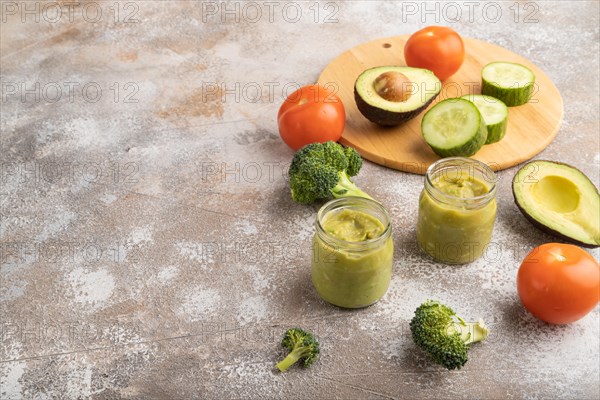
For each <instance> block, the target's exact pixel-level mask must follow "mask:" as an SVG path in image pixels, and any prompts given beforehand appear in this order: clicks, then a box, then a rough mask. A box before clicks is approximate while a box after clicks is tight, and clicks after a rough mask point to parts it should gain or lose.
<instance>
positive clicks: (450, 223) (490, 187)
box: [417, 157, 496, 264]
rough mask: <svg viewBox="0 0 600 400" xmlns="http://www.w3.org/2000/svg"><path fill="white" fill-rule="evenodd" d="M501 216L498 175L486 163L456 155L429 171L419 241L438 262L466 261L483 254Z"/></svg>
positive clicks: (418, 233)
mask: <svg viewBox="0 0 600 400" xmlns="http://www.w3.org/2000/svg"><path fill="white" fill-rule="evenodd" d="M495 219H496V174H494V171H492V169H491V168H490V167H488V166H487V165H486V164H484V163H482V162H480V161H477V160H473V159H470V158H463V157H450V158H445V159H442V160H439V161H437V162H436V163H434V164H432V165H431V166H430V167H429V168H428V169H427V173H426V175H425V188H424V189H423V191H422V192H421V197H420V198H419V217H418V221H417V241H418V242H419V245H420V246H421V248H422V249H423V250H424V251H425V252H426V253H428V254H429V255H430V256H431V257H433V258H434V259H435V260H437V261H440V262H443V263H447V264H465V263H469V262H472V261H474V260H476V259H478V258H479V257H481V255H482V254H483V252H484V251H485V249H486V248H487V246H488V244H489V243H490V240H491V238H492V231H493V229H494V221H495Z"/></svg>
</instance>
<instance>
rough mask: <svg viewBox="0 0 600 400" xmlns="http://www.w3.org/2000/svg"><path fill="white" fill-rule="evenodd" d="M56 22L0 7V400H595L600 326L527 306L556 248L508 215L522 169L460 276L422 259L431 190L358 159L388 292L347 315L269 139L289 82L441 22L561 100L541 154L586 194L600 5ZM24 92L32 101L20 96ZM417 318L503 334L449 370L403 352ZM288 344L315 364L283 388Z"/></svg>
mask: <svg viewBox="0 0 600 400" xmlns="http://www.w3.org/2000/svg"><path fill="white" fill-rule="evenodd" d="M59 3H60V4H61V7H62V9H63V14H62V17H57V14H56V7H57V6H56V4H58V3H39V2H27V6H25V5H24V4H25V3H24V2H16V3H12V2H4V1H3V2H2V4H1V6H2V18H3V20H2V25H1V47H0V49H1V67H2V102H1V106H2V116H1V124H0V131H1V142H0V143H1V146H2V151H1V152H0V162H1V165H2V189H1V192H0V195H1V198H0V204H1V214H2V226H1V230H0V235H1V236H0V241H1V244H2V266H1V269H0V278H1V284H0V298H1V302H2V303H1V306H2V310H1V312H0V316H1V319H2V320H1V331H0V335H1V336H0V339H1V341H0V383H1V390H0V398H2V399H17V398H35V399H44V398H69V399H74V398H88V397H91V398H95V399H108V398H121V397H123V398H139V399H151V398H181V399H189V398H195V397H197V398H277V397H282V398H294V397H296V398H310V397H313V398H340V399H346V398H373V399H377V398H427V399H429V398H430V399H434V398H435V399H437V398H474V397H477V398H557V397H561V398H577V399H581V398H598V397H599V396H600V392H599V381H600V376H599V374H600V372H599V367H598V365H600V359H599V357H600V356H599V347H600V344H599V336H600V332H599V318H600V317H599V312H598V308H596V309H595V310H594V311H593V312H592V313H591V314H590V315H588V316H587V317H586V318H584V319H582V320H581V321H579V322H577V323H574V324H572V325H569V326H549V325H546V324H544V323H541V322H539V321H537V320H536V319H534V318H533V317H532V316H531V315H529V314H528V313H527V312H526V311H524V310H523V308H522V307H521V305H520V303H519V300H518V296H517V293H516V288H515V276H516V271H517V268H518V265H519V263H520V260H521V259H522V258H523V257H524V255H525V254H526V253H527V252H528V251H529V250H530V249H531V248H532V247H534V246H537V245H539V244H542V243H544V242H547V241H551V240H552V238H551V237H549V236H547V235H545V234H543V233H541V232H539V231H538V230H536V229H535V228H533V227H532V226H531V225H530V224H529V223H528V222H527V221H526V220H525V219H524V218H523V217H522V216H521V215H520V214H519V212H518V210H517V208H516V207H515V205H514V204H513V201H512V196H511V194H510V180H511V178H512V176H513V174H514V172H515V171H516V169H514V168H513V169H511V170H507V171H503V172H501V173H499V177H500V180H499V184H498V187H499V192H498V202H499V214H498V220H497V225H496V228H495V231H494V238H493V241H494V242H495V243H496V244H497V246H496V249H500V251H499V252H496V253H495V254H491V253H490V254H488V255H487V257H486V258H485V259H480V260H478V261H477V262H475V263H473V264H470V265H467V266H460V267H456V266H446V265H440V264H435V263H433V262H432V261H430V260H429V259H428V258H426V257H425V256H423V255H422V254H421V253H420V252H419V251H418V250H417V247H416V243H415V232H414V227H415V222H416V216H417V215H416V211H417V199H418V195H419V192H420V190H421V187H422V177H420V176H415V175H409V174H403V173H399V172H397V171H393V170H389V169H386V168H383V167H380V166H378V165H375V164H372V163H369V162H366V163H365V166H364V169H363V171H361V174H360V176H359V177H357V179H356V181H357V182H358V184H359V185H360V186H361V187H363V188H364V189H365V190H366V191H368V192H370V193H372V194H373V195H374V196H375V197H377V198H378V199H380V200H381V201H382V202H383V203H384V204H385V205H386V206H387V208H388V209H389V211H390V213H391V215H392V218H393V226H394V233H393V236H394V243H395V249H396V250H395V263H394V271H393V280H392V285H391V287H390V290H389V292H388V293H387V295H386V296H385V297H384V299H383V300H381V301H380V302H379V303H377V304H376V305H374V306H372V307H370V308H367V309H364V310H358V311H344V310H340V309H337V308H335V307H332V306H329V305H328V304H326V303H324V302H323V301H321V300H320V299H319V298H318V296H317V295H316V293H315V292H314V290H313V288H312V285H311V283H310V273H309V267H310V257H309V254H310V246H309V242H310V238H311V235H312V232H313V222H314V217H315V212H316V210H317V209H318V205H315V206H312V207H306V206H301V205H298V204H294V203H293V202H292V201H291V200H290V197H289V193H288V189H287V183H286V179H285V170H286V168H287V163H289V161H290V159H291V156H292V152H291V150H289V149H288V148H287V147H286V146H285V145H284V144H283V143H282V142H281V140H280V139H279V136H278V132H277V126H276V121H275V115H276V112H277V109H278V107H279V104H280V102H281V100H282V98H283V95H284V94H285V88H286V85H288V86H287V88H289V87H291V86H289V85H297V84H300V85H303V84H307V83H311V82H314V81H315V80H316V77H317V76H318V74H319V71H321V70H322V69H323V67H324V66H325V65H327V63H328V62H329V61H330V60H331V59H332V58H333V57H335V56H336V55H337V54H339V53H340V52H342V51H344V50H345V49H347V48H350V47H352V46H354V45H356V44H359V43H361V42H364V41H368V40H371V39H375V38H378V37H384V36H392V35H396V34H404V33H410V32H412V31H414V30H416V29H418V28H419V27H421V26H423V25H431V24H443V25H449V26H451V27H453V28H455V29H456V30H458V31H459V32H461V33H462V34H463V35H465V36H469V37H474V38H478V39H483V40H487V41H490V42H492V43H496V44H499V45H501V46H505V47H507V48H509V49H510V50H512V51H514V52H516V53H518V54H521V55H523V56H526V57H528V58H529V59H531V60H532V61H533V62H534V63H536V64H537V65H538V66H540V67H541V68H542V69H543V70H544V71H545V72H546V73H547V74H548V75H549V76H550V77H551V78H552V79H553V80H554V82H555V83H556V85H557V86H558V88H559V90H560V91H561V93H562V95H563V99H564V103H565V118H564V123H563V125H562V128H561V130H560V132H559V134H558V136H557V138H556V140H555V141H554V142H553V143H552V144H551V145H550V146H549V147H548V148H547V149H546V150H545V151H544V152H542V153H541V154H540V155H539V156H538V157H539V158H544V159H553V160H560V161H563V162H567V163H570V164H573V165H576V166H577V167H579V168H580V169H582V170H583V171H584V172H585V173H587V174H588V175H589V176H590V178H591V179H592V180H593V181H594V182H595V183H596V184H598V181H599V179H600V178H599V166H600V149H599V126H598V111H599V100H598V99H599V86H598V82H599V73H598V71H599V62H598V54H599V45H598V43H599V30H598V29H599V28H598V26H599V19H598V15H599V6H598V2H597V1H587V2H586V1H553V2H523V1H520V2H516V1H515V2H512V1H501V2H489V3H484V2H471V5H467V4H463V3H460V2H451V3H432V2H429V3H427V4H425V3H422V2H408V1H405V2H385V1H369V2H367V1H352V2H339V3H333V2H330V3H325V2H323V3H320V4H317V5H313V3H312V2H297V3H291V4H292V5H291V6H287V8H284V5H285V3H278V2H274V3H272V4H271V5H268V4H267V3H263V2H258V3H254V4H255V5H258V6H259V9H260V10H261V14H260V16H258V15H257V14H256V6H245V5H244V4H245V3H237V6H236V3H228V5H227V7H228V10H234V11H233V14H231V13H230V14H225V13H224V8H223V7H225V6H224V5H223V4H221V3H220V2H219V3H211V2H205V3H201V2H188V1H165V2H159V1H139V2H125V1H117V2H89V1H81V2H80V3H78V5H74V6H69V5H68V2H59ZM436 4H437V5H436ZM448 4H449V5H448ZM36 5H37V7H38V11H37V12H36V11H33V14H26V13H25V12H24V8H25V7H28V9H29V10H35V7H36ZM236 7H238V10H239V11H237V12H236V11H235V10H236ZM244 7H245V8H244ZM269 7H271V8H269ZM296 7H298V8H296ZM98 9H100V10H101V12H102V14H101V15H99V14H97V11H98ZM271 9H272V10H273V13H272V14H271V13H270V10H271ZM436 9H437V10H439V11H438V14H439V15H436V11H435V10H436ZM517 9H518V10H519V13H518V15H517V14H516V10H517ZM297 10H300V12H301V13H302V14H301V18H300V20H299V21H298V22H293V20H294V18H295V16H296V11H297ZM316 10H318V11H319V13H318V15H316ZM427 10H433V11H431V12H430V13H429V14H426V13H425V11H427ZM469 10H471V14H470V13H469ZM498 10H499V11H500V12H501V13H502V15H501V18H500V20H499V21H498V22H494V20H495V19H496V15H497V12H498ZM457 11H460V12H461V15H460V18H458V19H459V21H457V22H453V21H450V20H449V19H457V18H455V17H456V16H457ZM331 13H334V14H333V15H330V14H331ZM328 16H329V23H324V22H325V21H326V18H327V17H328ZM69 17H71V18H69ZM36 18H37V20H36ZM221 18H223V19H225V22H221ZM23 19H24V20H25V22H23ZM57 19H58V21H56V20H57ZM315 19H316V20H317V21H318V22H320V23H319V24H317V23H315ZM422 19H424V21H423V22H422ZM515 19H516V21H517V22H515ZM96 20H97V21H96ZM526 20H527V21H528V23H526V22H525V21H526ZM93 21H96V22H93ZM36 84H39V90H38V98H36V95H35V93H31V92H29V94H28V93H25V92H24V89H32V88H35V85H36ZM21 85H24V86H21ZM84 87H85V90H83V88H84ZM57 88H60V89H61V92H60V93H59V92H58V91H57ZM69 88H72V93H71V92H70V90H69ZM98 88H99V89H101V94H100V92H99V91H98ZM257 89H258V91H257ZM71 94H72V96H71ZM539 95H543V93H540V94H539ZM236 168H237V170H238V172H237V173H236V172H234V171H236ZM592 253H593V254H594V255H595V256H596V257H598V252H597V251H593V252H592ZM427 298H437V299H440V300H442V301H444V302H447V303H448V304H449V305H451V306H453V307H454V308H455V309H457V310H459V311H460V313H461V314H462V315H463V316H464V317H466V318H467V319H473V318H477V317H483V319H484V320H485V321H487V322H488V324H489V325H490V326H491V328H492V334H491V336H490V337H489V339H488V341H487V342H486V343H484V344H481V345H478V346H476V347H475V348H474V349H473V350H472V353H471V359H470V361H469V363H468V364H467V365H466V366H465V367H464V368H463V369H462V370H460V371H455V372H447V371H445V370H443V369H442V368H440V367H437V366H434V365H432V364H431V363H430V362H428V360H427V359H426V358H425V356H424V355H423V354H422V353H421V352H420V351H418V350H417V349H416V348H415V347H414V345H413V344H412V340H411V338H410V332H409V330H408V321H409V320H410V318H411V315H412V313H413V311H414V309H415V308H416V307H417V306H418V305H419V304H420V303H421V302H422V301H423V300H425V299H427ZM294 325H300V326H303V327H306V328H307V329H311V330H314V331H315V332H316V333H317V334H318V335H319V337H320V338H321V342H322V349H323V351H322V358H321V360H320V361H319V362H318V363H317V364H315V365H314V366H313V367H312V368H311V369H310V370H305V371H302V370H297V369H294V370H292V371H290V372H288V373H286V374H284V375H278V374H275V373H274V372H273V371H272V368H273V365H274V363H275V362H276V361H277V360H278V359H279V358H280V357H281V356H282V354H283V352H282V350H281V349H280V346H279V340H280V336H281V333H282V332H283V330H284V329H285V328H287V327H290V326H294Z"/></svg>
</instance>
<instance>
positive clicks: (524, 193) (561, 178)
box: [512, 160, 600, 248]
mask: <svg viewBox="0 0 600 400" xmlns="http://www.w3.org/2000/svg"><path fill="white" fill-rule="evenodd" d="M512 187H513V195H514V197H515V203H516V204H517V206H518V207H519V209H520V210H521V212H522V213H523V215H525V217H526V218H527V219H528V220H529V221H531V222H532V223H533V224H534V225H535V226H537V227H538V228H540V229H542V230H544V231H546V232H548V233H550V234H553V235H555V236H558V237H560V238H562V239H564V240H565V241H568V242H571V243H575V244H577V245H579V246H583V247H590V248H593V247H598V246H600V195H599V194H598V189H597V188H596V187H595V186H594V184H593V183H592V181H590V179H589V178H588V177H587V176H586V175H585V174H584V173H583V172H581V171H580V170H578V169H577V168H575V167H572V166H570V165H567V164H563V163H559V162H554V161H542V160H536V161H532V162H530V163H528V164H526V165H524V166H523V167H522V168H521V169H520V170H519V171H518V172H517V173H516V174H515V177H514V179H513V184H512Z"/></svg>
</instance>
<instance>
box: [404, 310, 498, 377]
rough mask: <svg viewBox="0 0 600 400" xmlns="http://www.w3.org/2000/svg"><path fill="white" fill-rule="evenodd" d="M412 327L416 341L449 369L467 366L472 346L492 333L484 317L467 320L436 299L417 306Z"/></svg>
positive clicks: (411, 323)
mask: <svg viewBox="0 0 600 400" xmlns="http://www.w3.org/2000/svg"><path fill="white" fill-rule="evenodd" d="M410 330H411V332H412V337H413V340H414V342H415V344H416V345H417V346H419V347H420V348H421V349H423V350H424V351H425V352H426V353H428V354H429V356H430V357H431V358H432V360H433V361H434V362H436V363H437V364H440V365H443V366H444V367H446V368H448V369H460V368H461V367H462V366H463V365H465V363H466V362H467V360H468V356H467V355H468V353H469V349H470V345H471V344H472V343H475V342H479V341H482V340H484V339H485V338H486V337H487V336H488V334H489V330H488V328H487V327H486V326H485V325H484V323H483V321H482V320H479V321H478V322H471V323H467V322H465V320H464V319H462V318H461V317H459V316H457V315H456V314H455V313H454V311H453V310H452V309H451V308H450V307H447V306H445V305H443V304H441V303H439V302H437V301H433V300H428V301H426V302H425V303H423V304H421V305H420V306H419V307H418V308H417V309H416V311H415V316H414V317H413V319H412V321H410Z"/></svg>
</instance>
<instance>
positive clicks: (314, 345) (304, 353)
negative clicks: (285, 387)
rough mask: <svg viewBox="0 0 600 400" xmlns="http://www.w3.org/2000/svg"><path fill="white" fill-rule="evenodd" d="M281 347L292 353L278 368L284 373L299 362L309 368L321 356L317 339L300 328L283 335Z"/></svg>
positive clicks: (289, 330) (278, 364)
mask: <svg viewBox="0 0 600 400" xmlns="http://www.w3.org/2000/svg"><path fill="white" fill-rule="evenodd" d="M281 345H282V346H283V347H285V348H286V349H288V350H290V353H289V354H288V355H287V356H286V357H285V358H284V359H283V360H281V361H280V362H278V363H277V365H276V367H277V369H279V371H281V372H283V371H285V370H286V369H288V368H289V367H291V366H292V365H294V364H295V363H297V362H298V361H300V362H301V363H300V365H302V366H303V367H308V366H309V365H311V364H312V363H313V362H315V361H316V359H317V358H318V356H319V352H320V346H319V342H318V341H317V339H316V338H315V337H314V336H313V335H312V334H311V333H309V332H306V331H304V330H302V329H300V328H292V329H288V330H287V331H286V332H285V334H284V335H283V340H282V341H281Z"/></svg>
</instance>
